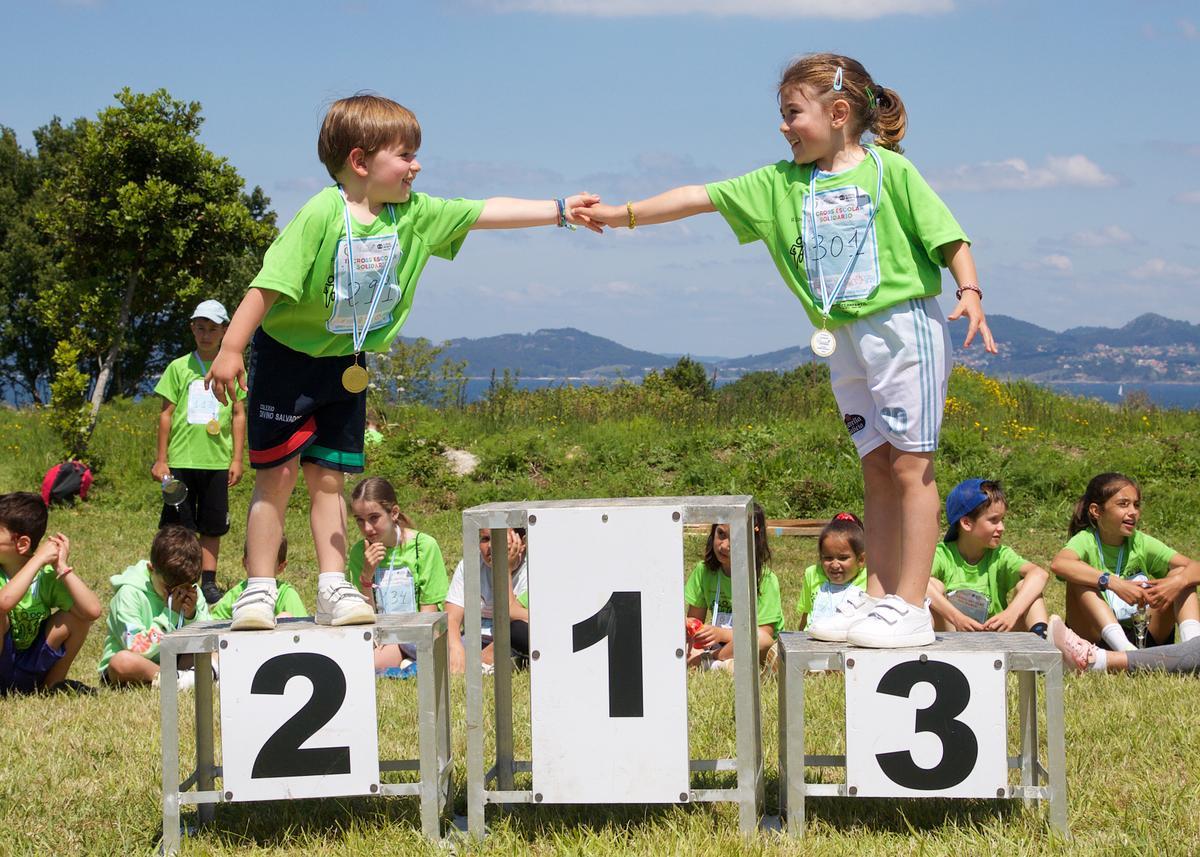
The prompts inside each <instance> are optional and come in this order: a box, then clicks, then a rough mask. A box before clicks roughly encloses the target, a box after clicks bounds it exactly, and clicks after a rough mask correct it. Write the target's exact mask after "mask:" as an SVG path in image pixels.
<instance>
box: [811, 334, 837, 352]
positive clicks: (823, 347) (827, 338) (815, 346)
mask: <svg viewBox="0 0 1200 857" xmlns="http://www.w3.org/2000/svg"><path fill="white" fill-rule="evenodd" d="M808 347H809V348H811V349H812V353H813V354H815V355H817V356H818V357H832V356H833V352H835V351H837V339H836V338H834V335H833V334H832V333H830V332H829V331H828V330H826V329H825V328H821V329H820V330H818V331H816V332H815V333H814V334H813V335H812V339H810V340H809V341H808Z"/></svg>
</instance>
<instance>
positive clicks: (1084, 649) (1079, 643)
mask: <svg viewBox="0 0 1200 857" xmlns="http://www.w3.org/2000/svg"><path fill="white" fill-rule="evenodd" d="M1066 632H1067V633H1066V634H1065V635H1064V636H1063V645H1064V646H1066V647H1067V654H1068V655H1070V656H1071V659H1072V660H1073V661H1075V663H1077V664H1079V665H1080V666H1087V665H1088V663H1089V662H1090V660H1091V659H1090V658H1089V657H1088V656H1089V655H1091V653H1092V644H1091V643H1089V642H1088V641H1087V640H1085V639H1083V638H1082V637H1080V636H1079V635H1078V634H1076V633H1074V632H1073V631H1072V630H1071V629H1070V628H1067V629H1066Z"/></svg>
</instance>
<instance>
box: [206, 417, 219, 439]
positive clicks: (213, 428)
mask: <svg viewBox="0 0 1200 857" xmlns="http://www.w3.org/2000/svg"><path fill="white" fill-rule="evenodd" d="M204 428H205V430H207V431H208V433H209V434H211V435H212V436H213V437H216V436H217V435H219V434H220V433H221V424H220V423H219V422H217V419H216V417H213V418H212V419H211V420H209V421H208V424H207V425H206V426H205V427H204Z"/></svg>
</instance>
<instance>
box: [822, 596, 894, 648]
mask: <svg viewBox="0 0 1200 857" xmlns="http://www.w3.org/2000/svg"><path fill="white" fill-rule="evenodd" d="M878 603H879V602H878V601H877V600H876V599H874V598H872V597H871V596H870V595H867V593H865V592H863V591H862V590H857V591H855V592H851V593H850V594H849V595H847V596H846V597H845V598H844V599H843V600H842V603H841V604H839V605H838V606H837V609H836V610H834V611H833V615H832V616H824V617H822V618H820V619H817V620H815V621H813V622H810V623H809V624H808V627H807V628H805V629H804V630H805V631H807V632H808V636H810V637H812V638H813V639H814V640H823V641H824V642H826V643H844V642H846V634H847V633H848V632H849V631H850V626H851V625H853V624H854V623H856V622H861V621H862V620H863V619H866V618H867V614H868V613H870V612H871V611H872V610H873V609H874V608H875V605H876V604H878Z"/></svg>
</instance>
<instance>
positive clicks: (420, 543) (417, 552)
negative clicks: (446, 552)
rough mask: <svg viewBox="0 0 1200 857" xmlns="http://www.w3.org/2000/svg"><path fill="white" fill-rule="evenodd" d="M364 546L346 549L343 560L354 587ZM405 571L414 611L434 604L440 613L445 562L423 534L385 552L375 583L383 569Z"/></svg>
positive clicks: (446, 584) (362, 541)
mask: <svg viewBox="0 0 1200 857" xmlns="http://www.w3.org/2000/svg"><path fill="white" fill-rule="evenodd" d="M366 545H367V542H366V540H365V539H360V540H359V541H358V543H357V544H355V545H354V547H352V548H350V554H349V556H347V557H346V571H347V573H348V574H349V575H350V580H351V581H352V582H354V583H355V584H356V585H357V582H358V576H359V574H361V573H362V568H363V554H364V552H365V551H366ZM405 568H407V569H408V570H409V572H411V574H412V581H413V590H414V595H415V596H416V604H417V607H418V609H419V608H420V606H421V605H423V604H436V605H437V609H438V610H441V609H443V607H444V602H445V600H446V592H447V591H448V590H449V589H450V578H449V577H448V576H447V575H446V562H445V560H444V559H442V549H441V547H440V546H439V545H438V543H437V539H435V538H434V537H433V536H431V535H428V534H427V533H421V532H417V533H416V534H415V535H414V536H413V537H412V538H411V539H409V540H408V541H406V542H404V543H403V544H398V545H396V546H395V547H393V548H388V549H387V550H386V551H384V554H383V559H382V560H380V562H379V565H378V567H377V568H376V571H375V577H376V582H377V583H378V582H379V580H378V578H379V577H380V573H381V572H382V571H384V570H386V569H405Z"/></svg>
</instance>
